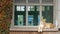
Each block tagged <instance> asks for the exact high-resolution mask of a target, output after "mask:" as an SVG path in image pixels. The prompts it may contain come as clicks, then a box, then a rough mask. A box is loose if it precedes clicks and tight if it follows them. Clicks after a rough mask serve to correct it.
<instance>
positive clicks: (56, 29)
mask: <svg viewBox="0 0 60 34" xmlns="http://www.w3.org/2000/svg"><path fill="white" fill-rule="evenodd" d="M10 31H38V29H16V28H13V29H11V28H10ZM43 31H58V28H53V29H43Z"/></svg>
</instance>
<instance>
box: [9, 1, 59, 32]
mask: <svg viewBox="0 0 60 34" xmlns="http://www.w3.org/2000/svg"><path fill="white" fill-rule="evenodd" d="M13 1H14V0H13ZM53 1H54V2H53V4H44V3H43V4H42V3H41V2H42V0H40V4H19V3H17V4H16V3H14V2H13V16H12V17H13V18H12V20H11V22H12V23H11V28H10V30H13V31H37V30H38V26H14V10H15V9H14V8H15V7H14V5H26V9H28V7H27V6H29V5H32V6H33V5H37V6H40V8H39V9H40V10H39V11H40V20H41V16H42V9H41V8H42V5H49V6H50V5H51V6H52V5H53V7H54V8H53V17H54V18H53V24H54V25H55V26H56V27H55V28H53V29H44V30H43V31H47V30H50V31H55V30H56V31H57V30H58V23H57V22H56V20H57V17H56V15H57V12H56V11H57V9H56V8H57V0H53ZM26 3H28V0H27V1H26ZM55 9H56V10H55ZM27 11H28V10H26V13H27V14H26V23H27V25H28V18H27V17H28V12H27Z"/></svg>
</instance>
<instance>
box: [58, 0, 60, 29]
mask: <svg viewBox="0 0 60 34" xmlns="http://www.w3.org/2000/svg"><path fill="white" fill-rule="evenodd" d="M57 6H58V8H57V9H58V10H57V12H58V24H59V28H60V0H58V2H57Z"/></svg>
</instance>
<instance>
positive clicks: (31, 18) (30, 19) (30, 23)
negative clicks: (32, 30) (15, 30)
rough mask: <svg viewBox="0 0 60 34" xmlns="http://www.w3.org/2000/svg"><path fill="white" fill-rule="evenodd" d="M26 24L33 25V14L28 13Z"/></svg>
mask: <svg viewBox="0 0 60 34" xmlns="http://www.w3.org/2000/svg"><path fill="white" fill-rule="evenodd" d="M28 22H29V23H28V25H33V15H28Z"/></svg>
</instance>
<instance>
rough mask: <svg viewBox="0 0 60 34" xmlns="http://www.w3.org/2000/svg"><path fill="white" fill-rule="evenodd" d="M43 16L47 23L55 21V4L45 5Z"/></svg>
mask: <svg viewBox="0 0 60 34" xmlns="http://www.w3.org/2000/svg"><path fill="white" fill-rule="evenodd" d="M42 16H43V19H46V23H53V6H43V8H42Z"/></svg>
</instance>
